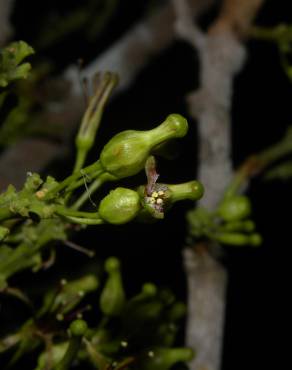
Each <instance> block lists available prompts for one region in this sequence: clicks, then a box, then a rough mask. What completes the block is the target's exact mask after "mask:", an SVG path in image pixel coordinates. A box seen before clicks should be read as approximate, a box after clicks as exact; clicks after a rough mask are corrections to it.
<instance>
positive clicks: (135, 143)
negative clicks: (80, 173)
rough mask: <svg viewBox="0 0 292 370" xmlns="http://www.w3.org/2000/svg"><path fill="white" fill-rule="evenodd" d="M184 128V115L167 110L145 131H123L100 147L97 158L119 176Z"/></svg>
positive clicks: (131, 171)
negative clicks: (156, 124) (154, 125)
mask: <svg viewBox="0 0 292 370" xmlns="http://www.w3.org/2000/svg"><path fill="white" fill-rule="evenodd" d="M187 130H188V124H187V121H186V119H185V118H183V117H182V116H181V115H179V114H170V115H169V116H168V117H167V118H166V120H165V121H164V122H163V123H162V124H161V125H159V126H158V127H156V128H154V129H152V130H149V131H134V130H128V131H123V132H121V133H119V134H117V135H115V136H114V137H113V138H112V139H111V140H110V141H109V142H108V143H107V144H106V145H105V147H104V148H103V150H102V152H101V155H100V162H101V164H102V166H103V168H104V170H105V171H106V172H109V173H110V174H111V175H113V176H115V177H116V178H117V179H121V178H124V177H128V176H133V175H135V174H137V173H138V172H140V171H141V170H142V169H143V168H144V166H145V162H146V160H147V158H148V156H149V154H150V152H151V150H152V149H153V148H155V147H156V146H157V145H159V144H161V143H163V142H165V141H167V140H170V139H174V138H179V137H183V136H185V135H186V133H187Z"/></svg>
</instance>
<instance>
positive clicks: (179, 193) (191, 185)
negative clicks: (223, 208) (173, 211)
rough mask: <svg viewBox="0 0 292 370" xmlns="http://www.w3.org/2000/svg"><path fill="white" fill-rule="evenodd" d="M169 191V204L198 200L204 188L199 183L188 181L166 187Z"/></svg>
mask: <svg viewBox="0 0 292 370" xmlns="http://www.w3.org/2000/svg"><path fill="white" fill-rule="evenodd" d="M167 187H168V189H169V191H170V199H169V201H170V203H175V202H178V201H180V200H184V199H189V200H198V199H201V198H202V196H203V194H204V187H203V185H202V184H201V183H200V182H199V181H195V180H194V181H189V182H185V183H182V184H176V185H167Z"/></svg>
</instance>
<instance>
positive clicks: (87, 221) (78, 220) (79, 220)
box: [66, 216, 104, 225]
mask: <svg viewBox="0 0 292 370" xmlns="http://www.w3.org/2000/svg"><path fill="white" fill-rule="evenodd" d="M66 218H67V220H68V221H70V222H72V223H75V224H80V225H101V224H103V223H104V221H103V220H102V219H101V218H83V217H71V216H66Z"/></svg>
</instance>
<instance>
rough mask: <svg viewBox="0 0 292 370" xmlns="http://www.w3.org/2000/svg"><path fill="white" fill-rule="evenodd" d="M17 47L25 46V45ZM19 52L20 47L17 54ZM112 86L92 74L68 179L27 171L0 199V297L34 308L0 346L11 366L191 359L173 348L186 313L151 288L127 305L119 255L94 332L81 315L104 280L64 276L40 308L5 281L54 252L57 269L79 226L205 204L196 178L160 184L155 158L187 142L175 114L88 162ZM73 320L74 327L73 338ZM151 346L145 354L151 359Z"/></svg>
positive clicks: (110, 79)
mask: <svg viewBox="0 0 292 370" xmlns="http://www.w3.org/2000/svg"><path fill="white" fill-rule="evenodd" d="M14 45H18V44H14ZM19 45H20V46H21V47H23V44H22V43H21V44H19ZM10 48H11V47H10ZM8 50H10V49H9V47H8ZM22 52H23V49H22V48H20V49H19V50H18V53H20V54H21V53H22ZM3 55H5V51H4V52H3ZM21 55H22V54H21ZM25 55H27V54H25ZM16 59H17V61H18V62H17V63H15V64H11V65H8V64H7V63H6V62H5V60H4V59H3V61H2V67H1V68H2V71H3V76H6V81H7V83H8V82H9V81H11V80H13V79H15V78H16V76H17V78H21V77H26V74H24V73H20V71H19V68H20V67H18V63H19V62H20V61H21V58H16ZM27 68H28V67H25V68H23V69H21V71H22V72H23V71H24V70H25V71H26V70H27ZM6 70H8V71H9V73H8V72H5V71H6ZM15 71H17V72H15ZM7 76H8V77H7ZM2 79H3V81H4V77H3V78H2ZM116 83H117V76H116V75H115V74H112V73H106V74H104V75H100V74H97V75H96V77H95V86H94V93H93V95H92V97H91V98H90V100H89V104H88V107H87V109H86V111H85V114H84V116H83V119H82V122H81V125H80V129H79V131H78V133H77V136H76V140H75V144H76V161H75V165H74V168H73V170H72V173H71V174H70V175H69V176H68V177H66V178H65V179H64V180H61V181H58V180H56V179H55V178H53V177H51V176H47V177H46V179H42V178H41V176H40V175H39V174H37V173H28V174H27V179H26V181H25V183H24V185H23V187H22V189H21V190H19V191H17V190H16V189H15V187H14V186H13V185H10V186H9V187H8V188H7V190H6V191H5V192H3V193H2V194H1V196H0V221H1V226H0V240H1V245H0V290H1V292H2V293H4V294H5V293H6V294H13V295H15V296H16V297H18V298H20V299H21V300H22V301H23V302H24V303H26V304H29V306H31V308H32V316H31V318H30V319H28V320H27V321H26V322H25V323H24V324H23V325H22V326H21V327H20V328H19V329H18V330H16V331H15V332H14V333H13V334H10V335H6V336H5V337H4V338H2V340H1V341H0V352H6V351H10V349H12V348H13V349H14V353H13V355H12V357H11V359H10V361H9V363H8V366H13V365H14V364H16V363H17V362H18V361H19V360H20V359H21V358H22V357H23V356H25V354H26V353H29V352H34V353H37V352H39V351H40V350H42V351H43V352H42V353H41V354H40V355H39V359H38V364H37V367H36V369H38V370H41V369H57V370H66V369H69V368H70V366H71V364H72V363H73V362H76V361H77V362H79V363H86V362H90V363H91V364H92V365H93V366H94V367H96V368H98V369H103V370H106V369H107V370H110V369H112V367H114V368H115V369H122V368H126V367H127V368H133V369H136V368H137V369H138V368H140V366H141V365H139V363H140V361H141V359H142V358H144V359H145V356H146V360H143V366H144V367H143V368H145V369H148V368H153V366H154V367H155V368H157V369H169V368H170V367H171V366H172V364H174V363H176V362H179V361H187V360H190V359H191V358H192V356H193V352H192V351H191V350H189V349H180V348H170V347H172V346H173V345H174V343H175V334H176V332H177V321H178V320H180V319H181V318H182V316H183V314H184V311H185V310H184V306H183V305H182V304H181V303H179V302H176V299H175V297H174V296H173V295H172V293H170V292H168V291H163V290H161V291H160V290H159V289H157V288H156V287H155V286H154V285H153V284H146V285H144V287H143V289H142V291H141V293H140V294H138V295H137V296H135V297H133V298H131V299H127V298H126V294H125V292H124V287H123V283H122V275H121V272H120V263H119V261H118V259H116V258H114V257H112V258H109V259H108V260H107V261H106V262H105V271H106V272H107V274H108V278H107V280H106V282H105V283H104V286H103V289H102V291H101V292H100V293H99V294H100V298H99V315H100V320H99V325H98V326H97V327H91V326H89V327H88V325H87V323H86V321H84V320H85V319H84V320H82V319H81V317H82V315H83V313H85V312H86V311H87V310H90V309H91V308H90V307H89V306H88V305H85V306H84V305H83V299H84V298H85V296H86V295H88V294H93V293H94V294H96V291H97V289H98V287H99V285H100V282H99V281H100V276H98V273H96V274H87V275H83V276H79V277H78V278H77V279H76V280H72V281H69V282H67V280H66V279H61V281H60V282H59V283H55V285H54V286H52V287H51V288H50V289H48V290H47V291H46V292H45V294H44V298H43V303H42V304H41V305H40V306H39V307H38V305H36V304H34V303H32V302H31V301H30V299H29V298H28V297H27V296H26V295H25V293H24V292H22V291H20V290H18V289H17V288H14V287H11V286H10V283H9V282H10V279H11V278H12V277H13V276H14V275H15V274H19V273H21V272H22V271H23V270H26V269H32V270H33V271H34V272H35V273H36V272H37V271H39V270H40V269H42V268H43V267H44V266H46V267H47V266H48V261H45V260H44V258H45V257H44V256H45V255H47V253H48V251H49V253H50V256H51V257H50V261H49V264H51V263H52V261H53V260H54V256H55V249H56V248H58V245H59V243H60V242H61V243H70V242H69V241H68V239H69V238H70V236H71V235H72V233H73V231H74V225H76V224H77V225H81V226H82V227H83V228H86V227H88V226H90V225H100V224H103V223H110V224H124V223H127V222H129V221H132V220H137V221H147V220H150V219H153V220H155V219H161V218H163V217H164V213H165V211H167V210H168V209H169V208H170V206H172V205H173V204H174V203H175V202H177V201H180V200H183V199H190V200H193V201H194V200H197V199H199V198H200V197H202V195H203V187H202V185H201V184H200V183H199V182H197V181H190V182H187V183H184V184H175V185H168V184H160V183H157V179H158V177H159V175H158V174H157V172H156V163H155V159H154V157H153V156H152V155H151V154H152V152H153V151H155V149H156V147H157V146H159V145H160V144H162V143H165V142H166V141H168V140H171V139H174V138H180V137H183V136H184V135H186V133H187V130H188V124H187V121H186V119H185V118H183V117H182V116H181V115H178V114H171V115H169V116H168V117H167V118H166V119H165V121H164V122H162V123H161V124H160V125H159V126H157V127H156V128H154V129H152V130H149V131H134V130H128V131H124V132H121V133H119V134H117V135H115V136H114V137H113V138H112V139H111V140H110V141H109V142H108V143H107V144H106V145H105V146H104V148H103V149H102V151H101V153H100V157H99V158H98V159H97V160H96V161H95V162H94V163H92V164H90V165H86V159H87V155H88V152H89V151H90V150H91V149H92V147H93V146H94V142H95V140H94V138H95V136H96V133H97V130H98V127H99V125H100V121H101V118H102V113H103V110H104V106H105V104H106V102H107V100H108V98H109V96H110V93H111V92H112V90H113V88H114V86H115V85H116ZM3 86H4V85H3ZM5 86H7V84H5ZM144 168H145V171H146V176H147V184H146V185H142V186H139V187H137V188H134V189H128V188H125V187H120V186H118V187H116V188H115V189H114V190H111V191H110V192H109V194H108V195H106V196H105V197H104V198H103V199H102V200H101V201H100V202H99V204H97V205H96V204H95V203H93V201H92V197H93V196H94V194H95V192H96V191H97V190H98V189H99V188H100V187H101V186H102V185H103V184H104V183H106V182H118V181H119V180H121V179H123V178H126V177H129V176H133V175H135V174H137V173H138V172H140V171H141V170H143V169H144ZM89 183H90V185H89V186H88V185H87V184H89ZM84 185H85V191H84V192H81V194H80V191H78V190H80V189H82V188H83V187H84ZM88 201H91V203H92V204H91V207H93V208H94V209H93V210H92V211H88V210H87V209H86V210H83V209H82V208H83V207H84V205H85V204H86V203H87V202H88ZM87 253H88V254H90V253H91V252H88V251H87ZM95 309H96V308H95ZM129 315H130V316H129ZM129 317H130V318H131V320H130V321H129ZM72 320H73V321H72ZM113 321H114V322H115V325H113ZM67 322H69V323H70V322H71V324H70V326H69V334H67V332H66V330H67V327H68V324H67ZM117 323H118V324H117ZM117 328H118V329H117ZM145 348H148V349H147V350H146V352H145Z"/></svg>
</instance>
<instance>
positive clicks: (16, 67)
mask: <svg viewBox="0 0 292 370" xmlns="http://www.w3.org/2000/svg"><path fill="white" fill-rule="evenodd" d="M32 54H34V50H33V48H32V47H31V46H29V45H28V44H27V43H26V42H24V41H16V42H12V43H11V44H9V45H8V46H7V47H5V48H4V49H2V50H1V52H0V87H6V86H7V85H8V84H9V83H10V82H12V81H14V80H18V79H21V78H27V76H28V72H29V71H30V69H31V65H30V64H29V63H23V64H21V63H22V62H23V60H24V59H25V58H26V57H28V56H29V55H32Z"/></svg>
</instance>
